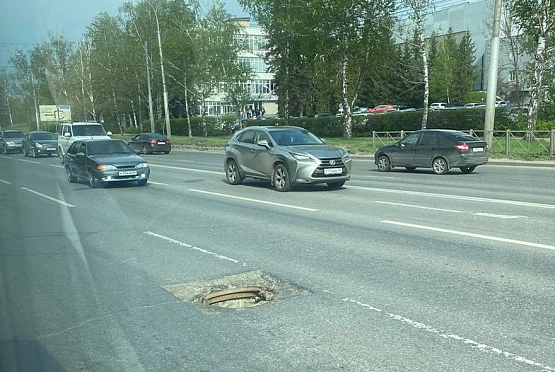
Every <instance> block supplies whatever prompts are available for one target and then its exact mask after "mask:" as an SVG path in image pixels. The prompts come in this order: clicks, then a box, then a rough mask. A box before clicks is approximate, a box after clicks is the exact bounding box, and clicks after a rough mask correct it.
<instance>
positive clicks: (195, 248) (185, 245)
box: [145, 231, 239, 263]
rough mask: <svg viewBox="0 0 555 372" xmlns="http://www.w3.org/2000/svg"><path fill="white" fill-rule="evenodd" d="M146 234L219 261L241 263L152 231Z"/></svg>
mask: <svg viewBox="0 0 555 372" xmlns="http://www.w3.org/2000/svg"><path fill="white" fill-rule="evenodd" d="M145 234H147V235H150V236H154V237H156V238H160V239H163V240H165V241H168V242H170V243H174V244H177V245H180V246H182V247H185V248H189V249H192V250H194V251H199V252H202V253H205V254H208V255H211V256H214V257H216V258H218V259H220V260H226V261H231V262H233V263H239V261H237V260H235V259H233V258H229V257H226V256H223V255H221V254H218V253H214V252H210V251H208V250H206V249H202V248H199V247H195V246H194V245H191V244H187V243H183V242H180V241H179V240H175V239H172V238H169V237H167V236H164V235H160V234H156V233H154V232H152V231H145Z"/></svg>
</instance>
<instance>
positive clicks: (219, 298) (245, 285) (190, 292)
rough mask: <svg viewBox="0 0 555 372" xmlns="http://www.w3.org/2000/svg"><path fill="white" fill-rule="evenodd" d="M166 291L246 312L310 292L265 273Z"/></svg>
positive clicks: (208, 305) (170, 287)
mask: <svg viewBox="0 0 555 372" xmlns="http://www.w3.org/2000/svg"><path fill="white" fill-rule="evenodd" d="M164 288H165V289H166V290H167V291H169V292H170V293H172V294H173V295H174V296H175V297H177V298H179V299H180V300H182V301H187V302H192V303H195V304H199V305H203V308H205V309H206V308H210V309H217V308H233V309H243V308H248V307H254V306H260V305H264V304H268V303H270V302H274V301H277V300H282V299H285V298H289V297H293V296H297V295H300V294H306V293H309V291H308V290H307V289H305V288H302V287H299V286H297V285H294V284H291V283H287V282H284V281H282V280H279V279H277V278H275V277H273V276H270V275H267V274H264V273H262V272H261V271H250V272H247V273H242V274H237V275H230V276H226V277H222V278H217V279H213V280H208V281H203V282H192V283H185V284H174V285H168V286H165V287H164Z"/></svg>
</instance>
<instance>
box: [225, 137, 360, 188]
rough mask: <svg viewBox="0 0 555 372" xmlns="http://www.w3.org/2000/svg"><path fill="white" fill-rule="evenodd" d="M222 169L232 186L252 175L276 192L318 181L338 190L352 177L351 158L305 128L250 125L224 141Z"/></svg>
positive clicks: (342, 150) (345, 152) (340, 149)
mask: <svg viewBox="0 0 555 372" xmlns="http://www.w3.org/2000/svg"><path fill="white" fill-rule="evenodd" d="M224 170H225V173H226V178H227V180H228V182H229V183H230V184H232V185H237V184H240V183H241V182H242V181H243V179H245V178H246V177H251V178H257V179H263V180H269V181H270V183H271V184H272V185H273V186H274V187H275V188H276V190H278V191H288V190H290V189H291V187H293V186H294V185H297V184H317V183H325V184H327V185H328V187H329V188H331V189H339V188H341V187H342V186H343V185H344V184H345V181H347V180H349V179H350V177H351V157H350V155H349V153H348V152H347V151H345V150H344V149H342V148H339V147H335V146H330V145H328V144H327V143H326V142H325V141H324V140H322V139H321V138H319V137H317V136H316V135H314V134H312V133H311V132H309V131H307V130H306V129H304V128H300V127H292V126H267V127H264V126H260V127H258V126H253V127H247V128H245V129H242V130H240V131H238V132H237V133H235V135H234V136H233V137H232V138H231V139H230V140H229V142H228V143H227V144H226V146H225V159H224Z"/></svg>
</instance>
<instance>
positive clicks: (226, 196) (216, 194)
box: [189, 189, 318, 212]
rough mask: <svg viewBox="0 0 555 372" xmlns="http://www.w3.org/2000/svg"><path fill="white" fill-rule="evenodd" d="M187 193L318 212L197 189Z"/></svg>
mask: <svg viewBox="0 0 555 372" xmlns="http://www.w3.org/2000/svg"><path fill="white" fill-rule="evenodd" d="M189 191H193V192H199V193H202V194H209V195H214V196H220V197H222V198H229V199H238V200H244V201H248V202H252V203H260V204H269V205H275V206H278V207H284V208H292V209H300V210H303V211H309V212H316V211H317V210H318V209H314V208H305V207H299V206H296V205H291V204H282V203H274V202H271V201H265V200H259V199H251V198H244V197H242V196H235V195H228V194H220V193H218V192H210V191H204V190H198V189H189Z"/></svg>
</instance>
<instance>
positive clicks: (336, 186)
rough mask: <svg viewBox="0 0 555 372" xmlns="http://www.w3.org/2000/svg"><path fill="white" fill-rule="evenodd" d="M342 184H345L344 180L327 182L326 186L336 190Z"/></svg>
mask: <svg viewBox="0 0 555 372" xmlns="http://www.w3.org/2000/svg"><path fill="white" fill-rule="evenodd" d="M344 184H345V181H339V182H328V187H329V188H330V189H332V190H337V189H340V188H342V187H343V185H344Z"/></svg>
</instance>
